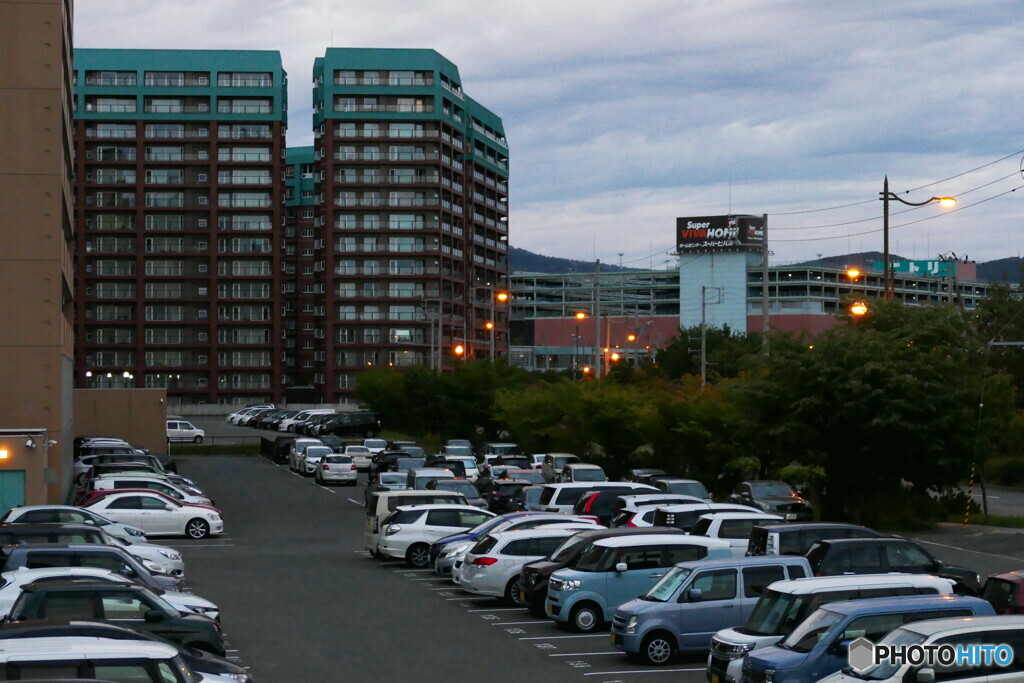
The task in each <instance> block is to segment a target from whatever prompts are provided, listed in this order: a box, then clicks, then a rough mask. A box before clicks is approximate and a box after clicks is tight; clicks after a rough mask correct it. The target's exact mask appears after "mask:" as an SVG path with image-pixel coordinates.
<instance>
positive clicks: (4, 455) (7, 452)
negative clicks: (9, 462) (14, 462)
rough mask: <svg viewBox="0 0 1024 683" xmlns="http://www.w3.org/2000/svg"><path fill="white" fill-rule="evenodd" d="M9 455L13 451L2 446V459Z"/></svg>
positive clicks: (0, 453)
mask: <svg viewBox="0 0 1024 683" xmlns="http://www.w3.org/2000/svg"><path fill="white" fill-rule="evenodd" d="M9 457H11V452H10V451H8V450H7V449H6V448H0V460H6V459H7V458H9Z"/></svg>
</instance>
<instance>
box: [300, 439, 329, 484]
mask: <svg viewBox="0 0 1024 683" xmlns="http://www.w3.org/2000/svg"><path fill="white" fill-rule="evenodd" d="M333 454H334V451H332V450H331V449H330V448H328V447H327V446H306V447H305V448H303V449H302V455H301V456H299V460H298V463H299V474H301V475H302V476H304V477H311V476H313V475H314V474H315V473H316V471H317V468H318V467H320V461H321V460H323V459H324V458H325V457H327V456H328V455H333Z"/></svg>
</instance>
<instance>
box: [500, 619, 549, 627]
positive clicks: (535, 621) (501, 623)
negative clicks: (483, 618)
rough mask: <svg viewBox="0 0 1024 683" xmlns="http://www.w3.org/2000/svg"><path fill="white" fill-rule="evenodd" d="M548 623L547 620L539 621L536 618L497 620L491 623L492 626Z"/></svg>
mask: <svg viewBox="0 0 1024 683" xmlns="http://www.w3.org/2000/svg"><path fill="white" fill-rule="evenodd" d="M547 623H548V622H546V621H537V620H534V621H496V622H494V623H493V624H491V626H526V625H527V624H529V625H531V626H532V625H533V624H547Z"/></svg>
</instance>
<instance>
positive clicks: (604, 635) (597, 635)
mask: <svg viewBox="0 0 1024 683" xmlns="http://www.w3.org/2000/svg"><path fill="white" fill-rule="evenodd" d="M566 638H608V634H607V633H586V634H584V635H582V636H530V637H529V638H520V639H519V640H565V639H566ZM696 670H697V669H694V671H696ZM703 670H704V669H700V671H703Z"/></svg>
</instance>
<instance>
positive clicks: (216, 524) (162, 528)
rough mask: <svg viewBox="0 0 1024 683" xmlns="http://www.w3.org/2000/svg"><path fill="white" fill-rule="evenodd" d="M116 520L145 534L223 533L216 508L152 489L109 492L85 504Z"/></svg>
mask: <svg viewBox="0 0 1024 683" xmlns="http://www.w3.org/2000/svg"><path fill="white" fill-rule="evenodd" d="M85 507H86V509H89V510H93V511H94V512H97V513H99V514H101V515H104V516H106V517H109V518H110V519H112V520H114V521H116V522H123V523H125V524H131V525H133V526H137V527H139V528H140V529H142V530H143V531H144V532H146V535H147V536H188V537H190V538H207V537H208V536H216V535H219V534H222V533H224V520H223V519H222V518H221V516H220V510H218V509H217V508H214V507H210V506H208V505H192V504H186V503H179V502H178V501H176V500H174V499H173V498H168V497H166V496H164V495H163V494H160V493H157V492H156V491H142V490H136V491H131V490H126V491H123V492H111V495H108V496H104V497H103V498H101V499H99V500H96V501H95V502H93V503H90V504H89V505H86V506H85Z"/></svg>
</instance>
